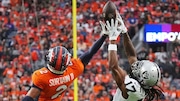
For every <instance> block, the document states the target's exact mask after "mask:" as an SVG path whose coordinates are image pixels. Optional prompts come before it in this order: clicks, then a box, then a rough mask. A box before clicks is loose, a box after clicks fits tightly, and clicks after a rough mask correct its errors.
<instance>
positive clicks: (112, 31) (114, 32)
mask: <svg viewBox="0 0 180 101" xmlns="http://www.w3.org/2000/svg"><path fill="white" fill-rule="evenodd" d="M117 27H118V20H115V21H114V19H111V24H110V23H109V21H106V28H107V30H108V32H109V40H117V38H118V36H119V34H120V32H119V31H118V29H117Z"/></svg>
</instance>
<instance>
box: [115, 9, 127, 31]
mask: <svg viewBox="0 0 180 101" xmlns="http://www.w3.org/2000/svg"><path fill="white" fill-rule="evenodd" d="M116 14H117V18H116V19H117V20H118V22H119V23H120V25H119V26H118V27H117V29H118V31H119V32H120V33H127V28H126V26H125V24H124V21H123V20H122V17H121V15H120V14H119V13H118V12H116Z"/></svg>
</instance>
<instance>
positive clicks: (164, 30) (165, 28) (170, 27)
mask: <svg viewBox="0 0 180 101" xmlns="http://www.w3.org/2000/svg"><path fill="white" fill-rule="evenodd" d="M176 38H177V39H178V40H180V25H178V24H146V25H145V27H144V41H145V42H165V43H167V42H172V41H175V40H176Z"/></svg>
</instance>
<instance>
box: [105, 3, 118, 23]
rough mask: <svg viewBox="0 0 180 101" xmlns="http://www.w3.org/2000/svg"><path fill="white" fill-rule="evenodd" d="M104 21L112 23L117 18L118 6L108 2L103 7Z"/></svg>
mask: <svg viewBox="0 0 180 101" xmlns="http://www.w3.org/2000/svg"><path fill="white" fill-rule="evenodd" d="M102 13H103V15H102V16H103V19H104V21H107V20H108V21H109V22H110V21H111V19H115V18H116V5H115V4H114V3H113V2H112V1H108V2H107V3H106V4H105V5H104V7H103V11H102Z"/></svg>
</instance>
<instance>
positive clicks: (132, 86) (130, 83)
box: [125, 81, 136, 92]
mask: <svg viewBox="0 0 180 101" xmlns="http://www.w3.org/2000/svg"><path fill="white" fill-rule="evenodd" d="M125 85H126V89H127V90H128V91H131V92H136V88H135V87H134V85H133V82H131V81H130V82H128V83H126V84H125Z"/></svg>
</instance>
